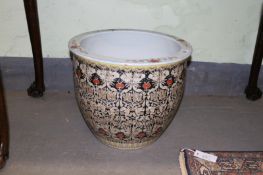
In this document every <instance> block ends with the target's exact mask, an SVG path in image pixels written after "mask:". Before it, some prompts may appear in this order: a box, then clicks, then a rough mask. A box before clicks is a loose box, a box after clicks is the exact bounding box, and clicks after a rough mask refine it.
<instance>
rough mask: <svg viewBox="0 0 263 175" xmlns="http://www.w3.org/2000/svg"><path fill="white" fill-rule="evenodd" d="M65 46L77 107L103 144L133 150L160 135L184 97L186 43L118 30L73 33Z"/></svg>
mask: <svg viewBox="0 0 263 175" xmlns="http://www.w3.org/2000/svg"><path fill="white" fill-rule="evenodd" d="M101 33H102V34H101ZM83 38H84V39H83ZM156 38H157V39H156ZM127 40H128V41H127ZM136 43H138V45H136ZM131 47H132V48H131ZM69 48H70V51H71V57H72V61H73V67H74V75H73V76H74V84H75V94H76V98H77V102H78V105H79V108H80V111H81V113H82V115H83V117H84V119H85V121H86V123H87V125H88V126H89V128H90V130H91V131H92V132H93V133H94V135H95V136H96V137H97V138H98V139H99V140H100V141H101V142H102V143H104V144H106V145H108V146H111V147H115V148H119V149H137V148H141V147H143V146H146V145H148V144H151V143H152V142H154V141H155V140H156V139H158V138H159V137H160V136H161V134H162V133H163V132H164V131H165V129H166V128H167V127H168V125H169V124H170V123H171V121H172V120H173V118H174V117H175V114H176V111H177V109H178V107H179V105H180V102H181V99H182V96H183V92H184V79H185V72H186V71H185V70H186V61H187V58H189V56H190V54H191V51H192V50H191V46H190V45H189V44H188V43H187V42H185V41H183V40H181V39H177V38H175V37H170V36H166V35H163V34H159V33H153V32H147V31H134V30H128V31H126V30H124V31H123V30H120V31H103V32H95V33H94V32H93V33H88V34H82V35H79V36H76V37H75V38H73V39H72V40H71V41H70V42H69ZM144 48H145V49H144ZM112 49H113V50H114V51H113V50H112ZM119 52H120V53H119ZM140 53H141V54H140ZM103 55H107V57H106V56H105V57H104V56H103ZM154 55H159V56H164V57H157V58H156V57H154V58H152V57H151V56H154ZM114 56H116V57H114ZM137 56H138V57H141V58H138V59H136V57H137ZM134 57H135V58H134Z"/></svg>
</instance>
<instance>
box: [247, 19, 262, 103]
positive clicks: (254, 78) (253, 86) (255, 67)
mask: <svg viewBox="0 0 263 175" xmlns="http://www.w3.org/2000/svg"><path fill="white" fill-rule="evenodd" d="M262 58H263V14H262V15H261V19H260V24H259V29H258V36H257V41H256V46H255V51H254V56H253V61H252V65H251V70H250V76H249V81H248V86H247V88H246V90H245V93H246V96H247V99H249V100H257V99H259V98H261V96H262V92H261V90H260V89H259V88H258V85H257V83H258V77H259V72H260V68H261V64H262Z"/></svg>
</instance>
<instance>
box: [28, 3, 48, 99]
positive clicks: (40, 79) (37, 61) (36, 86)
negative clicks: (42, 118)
mask: <svg viewBox="0 0 263 175" xmlns="http://www.w3.org/2000/svg"><path fill="white" fill-rule="evenodd" d="M24 6H25V12H26V19H27V25H28V30H29V35H30V41H31V46H32V52H33V59H34V69H35V81H34V82H33V83H32V84H31V86H30V87H29V88H28V89H27V92H28V95H29V96H32V97H41V96H43V92H44V91H45V85H44V74H43V56H42V49H41V37H40V29H39V20H38V10H37V0H24Z"/></svg>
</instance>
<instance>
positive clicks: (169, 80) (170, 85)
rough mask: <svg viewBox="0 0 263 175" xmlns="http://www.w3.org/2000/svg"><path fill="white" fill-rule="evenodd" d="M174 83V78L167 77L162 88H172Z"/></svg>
mask: <svg viewBox="0 0 263 175" xmlns="http://www.w3.org/2000/svg"><path fill="white" fill-rule="evenodd" d="M174 83H176V80H175V78H174V76H172V75H168V76H167V77H166V78H165V79H164V82H163V83H162V84H163V85H164V86H168V87H172V85H173V84H174Z"/></svg>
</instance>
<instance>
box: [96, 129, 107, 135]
mask: <svg viewBox="0 0 263 175" xmlns="http://www.w3.org/2000/svg"><path fill="white" fill-rule="evenodd" d="M98 131H99V133H100V134H101V135H108V134H107V132H106V131H105V130H104V129H103V128H99V130H98Z"/></svg>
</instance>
